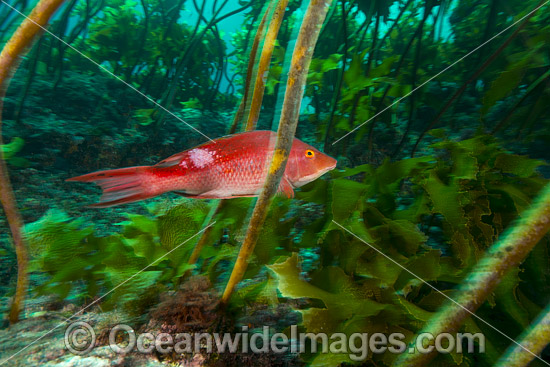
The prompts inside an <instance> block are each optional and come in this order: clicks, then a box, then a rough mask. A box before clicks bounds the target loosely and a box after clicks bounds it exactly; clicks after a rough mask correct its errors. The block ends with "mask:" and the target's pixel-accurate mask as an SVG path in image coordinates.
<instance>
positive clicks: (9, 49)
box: [0, 0, 63, 323]
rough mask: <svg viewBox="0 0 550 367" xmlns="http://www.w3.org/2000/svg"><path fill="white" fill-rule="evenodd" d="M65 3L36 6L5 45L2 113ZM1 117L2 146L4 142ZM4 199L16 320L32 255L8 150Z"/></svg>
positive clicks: (55, 0) (1, 185)
mask: <svg viewBox="0 0 550 367" xmlns="http://www.w3.org/2000/svg"><path fill="white" fill-rule="evenodd" d="M62 4H63V0H41V1H40V2H39V3H38V4H36V6H35V7H34V9H33V11H32V12H31V14H30V15H29V18H28V19H25V20H24V21H23V22H22V23H21V25H20V26H19V28H17V30H16V31H15V33H14V34H13V36H12V37H11V38H10V40H9V41H8V42H7V43H6V44H5V45H4V48H3V49H2V53H1V54H0V114H1V113H2V109H3V106H4V97H5V95H6V90H7V89H8V85H9V78H10V76H11V75H12V74H13V73H14V72H15V70H16V69H17V66H18V64H19V59H20V58H21V57H22V56H23V55H24V54H25V52H26V50H28V48H29V47H30V46H31V45H32V42H33V41H34V39H35V37H36V36H37V35H39V34H40V33H41V29H42V28H41V27H45V26H46V24H47V23H48V21H49V19H50V17H51V16H52V15H53V13H55V11H56V10H57V9H58V8H59V7H60V6H61V5H62ZM1 124H2V122H1V118H0V146H2V145H3V140H2V130H1V126H2V125H1ZM0 158H1V159H0V202H1V203H2V207H3V208H4V213H5V215H6V218H7V219H8V223H9V226H10V230H11V234H12V238H13V243H14V245H15V252H16V254H17V288H16V291H15V296H14V298H13V303H12V306H11V310H10V314H9V320H10V322H11V323H15V322H17V321H18V320H19V313H20V312H21V310H22V308H23V302H24V298H25V292H26V291H27V263H28V255H27V250H26V248H25V243H24V241H23V238H22V235H21V227H22V225H23V220H22V219H21V215H20V214H19V211H18V210H17V205H16V202H15V197H14V194H13V189H12V187H11V183H10V179H9V176H8V168H7V166H6V163H5V160H4V149H2V150H0Z"/></svg>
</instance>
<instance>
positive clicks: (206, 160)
mask: <svg viewBox="0 0 550 367" xmlns="http://www.w3.org/2000/svg"><path fill="white" fill-rule="evenodd" d="M189 158H191V162H193V164H194V165H195V167H198V168H202V167H204V166H206V165H208V164H210V163H212V162H213V161H214V152H212V151H209V150H206V149H200V148H195V149H192V150H190V151H189Z"/></svg>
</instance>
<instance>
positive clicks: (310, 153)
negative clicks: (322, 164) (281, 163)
mask: <svg viewBox="0 0 550 367" xmlns="http://www.w3.org/2000/svg"><path fill="white" fill-rule="evenodd" d="M306 157H307V158H313V157H315V152H314V151H313V150H311V149H308V150H306Z"/></svg>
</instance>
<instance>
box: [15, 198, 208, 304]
mask: <svg viewBox="0 0 550 367" xmlns="http://www.w3.org/2000/svg"><path fill="white" fill-rule="evenodd" d="M206 213H207V207H206V206H205V205H203V204H201V203H193V202H192V201H190V200H186V201H185V202H184V203H182V204H180V205H177V206H175V207H173V208H170V209H168V210H166V211H165V212H162V211H158V210H153V209H152V213H151V214H154V215H155V217H153V216H152V215H137V214H130V213H128V214H126V216H127V220H125V221H123V222H120V223H117V225H118V226H120V228H121V231H120V233H115V234H112V235H109V236H106V237H100V236H97V235H96V234H95V228H94V226H93V225H92V224H90V223H86V221H85V220H84V219H83V218H79V219H74V218H71V217H69V216H68V215H67V214H66V213H64V212H62V211H60V210H56V209H52V210H50V211H49V212H48V213H47V214H46V215H45V216H44V217H42V218H41V219H40V220H38V221H36V222H33V223H29V224H27V225H26V226H25V228H24V234H25V239H26V241H27V242H28V244H29V247H30V249H31V253H32V254H33V257H32V261H31V270H32V271H38V270H40V271H42V272H44V273H45V274H48V275H49V279H48V281H47V282H45V283H44V284H43V285H41V286H39V287H37V288H36V290H37V292H38V293H39V294H55V295H57V296H58V297H60V298H61V299H63V298H67V297H69V296H71V297H78V298H80V299H79V301H80V302H83V301H84V302H86V301H87V300H90V299H93V298H94V297H97V296H98V295H99V294H100V293H104V294H107V291H108V290H113V292H112V293H111V292H109V293H110V294H109V298H108V299H106V300H105V301H104V302H103V304H102V308H104V309H111V308H113V307H114V306H115V305H117V304H119V305H122V306H123V308H124V309H125V310H127V311H128V312H130V313H132V314H136V315H140V312H142V311H143V309H144V308H146V307H147V306H151V305H154V304H155V302H156V301H157V300H158V294H159V293H161V292H162V291H163V290H167V289H177V288H178V287H179V284H180V280H181V277H182V276H183V274H185V272H186V271H188V270H189V269H190V267H191V266H190V265H188V264H187V259H188V257H189V254H190V252H191V251H192V249H193V243H192V241H188V240H189V239H190V238H192V237H193V236H194V235H196V234H197V232H199V231H200V230H201V229H202V227H201V226H202V224H203V221H204V218H205V216H206ZM158 259H161V260H160V261H158V262H155V261H157V260H158ZM78 284H80V287H78V286H77V287H76V288H75V286H76V285H78ZM77 291H78V292H77ZM102 291H103V292H102ZM75 292H77V293H75Z"/></svg>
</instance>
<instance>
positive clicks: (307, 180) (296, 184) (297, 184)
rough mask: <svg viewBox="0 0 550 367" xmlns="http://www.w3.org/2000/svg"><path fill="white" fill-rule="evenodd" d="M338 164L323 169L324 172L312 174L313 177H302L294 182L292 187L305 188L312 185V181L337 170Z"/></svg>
mask: <svg viewBox="0 0 550 367" xmlns="http://www.w3.org/2000/svg"><path fill="white" fill-rule="evenodd" d="M336 163H337V162H334V164H332V165H330V166H327V167H325V168H323V169H322V170H320V171H318V172H315V173H312V174H311V175H307V176H304V177H301V178H300V179H299V180H298V181H296V182H294V183H293V184H292V186H294V187H301V186H304V185H305V184H308V183H310V182H311V181H313V180H315V179H317V178H319V177H321V176H322V175H324V174H325V173H327V172H328V171H332V170H333V169H334V168H336Z"/></svg>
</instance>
